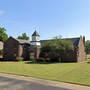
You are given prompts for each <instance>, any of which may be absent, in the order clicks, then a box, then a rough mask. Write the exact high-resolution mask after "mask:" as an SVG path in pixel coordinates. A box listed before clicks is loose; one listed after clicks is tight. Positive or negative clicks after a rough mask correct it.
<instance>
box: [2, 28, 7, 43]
mask: <svg viewBox="0 0 90 90" xmlns="http://www.w3.org/2000/svg"><path fill="white" fill-rule="evenodd" d="M7 39H8V35H7V34H6V29H5V28H2V27H0V41H2V42H5V41H6V40H7Z"/></svg>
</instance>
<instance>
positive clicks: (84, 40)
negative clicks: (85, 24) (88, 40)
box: [83, 36, 85, 45]
mask: <svg viewBox="0 0 90 90" xmlns="http://www.w3.org/2000/svg"><path fill="white" fill-rule="evenodd" d="M83 43H84V45H85V36H83Z"/></svg>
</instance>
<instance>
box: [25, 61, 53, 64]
mask: <svg viewBox="0 0 90 90" xmlns="http://www.w3.org/2000/svg"><path fill="white" fill-rule="evenodd" d="M52 63H53V62H34V61H28V62H25V64H52Z"/></svg>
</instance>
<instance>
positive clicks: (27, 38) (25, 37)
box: [18, 33, 29, 40]
mask: <svg viewBox="0 0 90 90" xmlns="http://www.w3.org/2000/svg"><path fill="white" fill-rule="evenodd" d="M18 39H23V40H29V37H28V36H27V34H26V33H23V34H22V36H18Z"/></svg>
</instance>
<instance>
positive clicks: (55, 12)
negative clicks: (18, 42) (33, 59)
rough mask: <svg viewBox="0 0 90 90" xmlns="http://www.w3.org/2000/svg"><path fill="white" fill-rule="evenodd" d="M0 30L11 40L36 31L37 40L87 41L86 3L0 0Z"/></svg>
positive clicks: (89, 6)
mask: <svg viewBox="0 0 90 90" xmlns="http://www.w3.org/2000/svg"><path fill="white" fill-rule="evenodd" d="M0 27H5V28H6V29H7V34H8V35H9V36H13V37H17V36H18V35H21V34H22V33H24V32H26V33H27V34H28V35H29V36H31V35H32V33H33V32H34V30H35V29H37V31H38V32H39V33H40V36H41V39H50V38H52V37H55V36H58V35H62V37H67V38H69V37H79V36H80V35H84V36H86V39H90V0H0Z"/></svg>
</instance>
